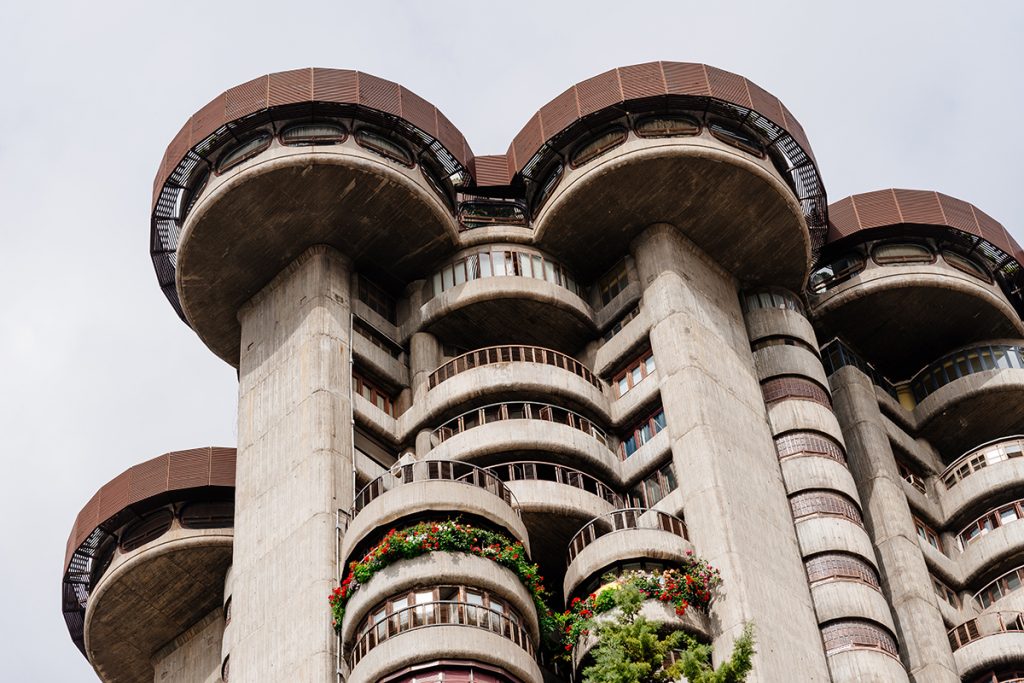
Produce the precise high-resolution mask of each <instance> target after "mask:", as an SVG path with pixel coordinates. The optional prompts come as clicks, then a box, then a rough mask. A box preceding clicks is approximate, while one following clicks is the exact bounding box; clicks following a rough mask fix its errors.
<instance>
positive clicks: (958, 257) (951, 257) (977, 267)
mask: <svg viewBox="0 0 1024 683" xmlns="http://www.w3.org/2000/svg"><path fill="white" fill-rule="evenodd" d="M942 258H943V260H944V261H945V262H946V263H948V264H949V265H951V266H953V267H954V268H956V269H957V270H960V271H963V272H964V273H967V274H968V275H973V276H974V277H976V278H978V279H979V280H984V281H985V282H989V283H990V282H992V277H991V276H990V275H989V274H988V271H987V270H985V268H984V266H982V265H981V264H980V263H977V262H976V261H975V260H974V259H972V258H970V257H968V256H964V255H963V254H958V253H956V252H955V251H949V250H948V249H943V250H942Z"/></svg>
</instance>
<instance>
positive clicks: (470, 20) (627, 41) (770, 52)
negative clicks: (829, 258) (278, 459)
mask: <svg viewBox="0 0 1024 683" xmlns="http://www.w3.org/2000/svg"><path fill="white" fill-rule="evenodd" d="M1022 39H1024V3H1021V2H1017V1H1012V0H1011V1H1008V2H994V1H989V2H984V3H967V2H937V1H935V0H932V1H929V2H925V1H913V2H910V1H907V2H898V1H897V2H894V1H892V0H889V1H887V2H865V1H863V0H860V1H858V2H844V3H829V2H820V1H818V2H782V1H780V2H713V0H705V1H704V2H700V3H696V2H688V1H683V0H676V1H675V2H659V1H656V0H647V2H636V3H634V2H624V3H617V4H612V3H607V2H596V1H593V0H591V1H590V2H578V3H561V2H556V1H554V0H547V1H546V2H534V1H529V2H519V3H515V4H513V3H497V2H483V1H481V0H477V1H476V2H463V3H456V2H441V1H435V2H431V3H414V2H408V3H398V2H381V1H378V2H376V3H359V4H358V5H357V4H356V3H343V2H314V1H309V2H305V3H300V4H291V3H280V2H277V3H262V2H249V3H236V2H209V1H207V2H193V1H191V0H189V1H185V0H182V1H179V2H176V3H163V4H160V5H156V4H155V3H146V2H131V3H114V2H89V3H86V2H56V3H43V2H27V1H24V0H22V1H20V2H14V0H12V1H11V2H9V3H6V4H5V6H4V9H3V12H2V15H0V68H2V71H0V74H2V76H0V83H2V92H3V95H2V104H0V130H2V131H3V132H2V134H0V211H2V213H0V216H2V217H0V227H2V236H3V242H2V244H0V253H3V254H6V255H7V256H6V258H7V262H6V263H5V264H3V267H2V268H0V313H2V315H0V358H2V359H3V373H2V375H0V386H3V388H4V391H2V392H0V435H2V439H3V441H2V443H3V452H2V457H3V458H4V460H5V465H6V467H5V469H6V472H7V475H6V476H5V477H3V478H0V505H2V508H0V538H2V539H3V549H2V551H0V557H2V558H3V562H2V564H0V595H2V600H0V606H2V608H0V679H3V680H9V681H19V682H20V681H56V680H59V681H91V680H95V679H94V678H93V674H92V673H91V669H90V667H89V666H88V664H87V663H86V662H85V660H84V659H83V658H82V656H81V655H80V654H79V653H78V651H77V650H76V649H75V648H74V646H73V645H72V643H71V641H70V639H69V638H68V634H67V631H66V629H65V626H64V623H63V620H62V617H61V611H60V582H61V572H62V566H61V563H62V560H63V556H64V545H65V542H66V540H67V537H68V534H69V532H70V530H71V525H72V523H73V521H74V518H75V515H76V514H77V513H78V511H79V510H80V509H81V507H82V505H83V504H84V503H85V502H86V501H87V500H88V498H89V497H90V496H91V495H92V494H93V493H94V492H95V491H96V489H98V488H99V487H100V486H101V485H103V484H104V483H105V482H107V481H108V480H110V479H111V478H113V477H114V476H115V475H117V474H119V473H120V472H121V471H123V470H124V469H126V468H128V467H129V466H131V465H133V464H135V463H137V462H140V461H143V460H146V459H149V458H151V457H154V456H156V455H159V454H160V453H163V452H166V451H168V450H175V449H182V448H189V447H194V446H205V445H234V443H235V431H236V429H235V401H236V396H235V391H236V381H235V373H234V371H233V370H232V369H231V368H229V367H228V366H227V365H225V364H224V363H222V362H221V361H219V360H217V359H216V358H215V357H214V356H213V354H211V353H210V352H209V351H207V350H206V349H205V348H204V347H203V346H202V345H201V344H200V343H199V341H198V340H197V338H196V337H195V336H194V335H193V334H192V333H191V332H190V331H189V329H188V328H187V327H186V326H185V325H183V324H182V323H181V322H179V321H178V319H177V317H176V316H175V314H174V312H173V311H172V309H171V307H170V306H169V305H168V304H167V302H166V301H165V299H164V297H163V295H162V294H161V293H160V290H159V288H158V287H157V284H156V279H155V276H154V274H153V269H152V266H151V264H150V260H149V254H148V239H149V220H148V215H149V208H150V204H149V202H150V190H151V184H152V180H153V176H154V174H155V172H156V168H157V164H158V162H159V161H160V158H161V156H162V154H163V151H164V148H165V146H166V145H167V143H168V142H170V140H171V137H172V136H173V135H174V134H175V133H176V132H177V131H178V129H179V127H180V126H181V125H182V124H183V123H184V122H185V120H186V119H187V118H188V116H189V115H191V114H192V113H193V112H194V111H195V110H196V109H198V108H199V107H200V106H202V105H203V104H205V103H206V102H207V101H208V100H210V99H211V98H212V97H213V96H215V95H217V94H218V93H220V92H221V91H223V90H226V89H227V88H229V87H231V86H233V85H235V84H238V83H241V82H243V81H246V80H248V79H250V78H252V77H254V76H258V75H262V74H264V73H267V72H271V71H281V70H285V69H291V68H297V67H305V66H324V67H339V68H355V69H359V70H363V71H367V72H369V73H372V74H375V75H378V76H382V77H384V78H388V79H391V80H394V81H397V82H399V83H402V84H403V85H405V86H406V87H409V88H411V89H412V90H414V91H415V92H416V93H418V94H419V95H421V96H423V97H425V98H426V99H427V100H429V101H430V102H432V103H433V104H435V105H437V106H438V107H439V108H441V109H442V110H443V111H444V112H445V114H446V115H447V116H448V117H449V118H450V119H451V120H452V121H453V122H454V123H455V124H456V125H457V126H459V128H460V129H461V130H462V131H463V133H465V135H466V137H467V139H468V140H469V142H470V145H471V146H472V148H473V149H474V151H475V152H476V153H477V154H488V153H502V152H504V151H505V149H506V148H507V146H508V143H509V141H510V140H511V138H512V137H513V136H514V135H515V133H516V132H518V130H519V129H520V128H521V127H522V125H523V124H525V123H526V121H527V119H528V118H529V117H530V116H531V115H532V114H533V113H534V111H536V110H537V109H538V108H539V107H540V106H541V105H542V104H544V103H545V102H547V101H548V100H549V99H551V98H552V97H554V96H555V95H557V94H558V93H560V92H561V91H562V90H563V89H565V88H566V87H568V86H569V85H571V84H572V83H575V82H577V81H580V80H583V79H584V78H587V77H589V76H592V75H595V74H597V73H600V72H601V71H604V70H606V69H608V68H611V67H614V66H622V65H626V64H633V63H637V62H644V61H650V60H656V59H665V60H677V61H694V62H705V63H708V64H713V65H715V66H718V67H721V68H724V69H728V70H730V71H734V72H737V73H739V74H742V75H745V76H747V77H749V78H751V79H752V80H754V81H755V82H757V83H758V84H759V85H761V86H762V87H764V88H766V89H767V90H769V91H770V92H772V93H774V94H775V95H777V96H779V97H780V98H781V99H782V100H783V101H784V102H785V103H786V104H787V106H788V107H789V108H790V110H791V111H792V112H793V113H794V114H795V115H796V116H797V118H799V120H800V121H801V122H802V123H803V125H804V128H805V129H806V131H807V134H808V136H809V138H810V140H811V144H812V145H813V147H814V150H815V152H816V155H817V158H818V161H819V164H820V169H821V172H822V175H823V177H824V180H825V184H826V188H827V189H828V194H829V197H830V199H831V200H832V201H835V200H837V199H840V198H842V197H845V196H847V195H849V194H853V193H857V192H864V191H868V190H873V189H879V188H888V187H893V186H895V187H909V188H921V189H934V190H939V191H942V192H946V193H948V194H951V195H954V196H956V197H960V198H962V199H965V200H967V201H970V202H972V203H974V204H976V205H978V206H979V207H981V208H982V209H984V210H985V211H987V212H988V213H989V214H991V215H992V216H993V217H995V218H996V219H997V220H999V221H1001V222H1002V223H1003V224H1004V225H1005V226H1007V228H1008V229H1009V230H1010V231H1011V232H1013V233H1014V234H1015V235H1016V237H1017V239H1018V240H1019V241H1024V192H1022V188H1021V180H1022V174H1021V171H1020V165H1019V164H1020V159H1021V158H1022V157H1024V132H1022V129H1021V125H1020V112H1021V111H1024V78H1022V75H1021V67H1022V66H1024V65H1022V61H1024V60H1022V57H1024V49H1022V47H1021V42H1022Z"/></svg>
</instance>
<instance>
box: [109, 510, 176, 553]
mask: <svg viewBox="0 0 1024 683" xmlns="http://www.w3.org/2000/svg"><path fill="white" fill-rule="evenodd" d="M173 521H174V513H173V512H171V511H170V510H169V509H168V508H161V509H160V510H157V511H155V512H150V513H149V514H148V515H146V516H144V517H143V518H142V519H139V520H138V521H135V522H132V523H131V524H129V525H128V526H127V527H125V530H124V532H122V534H121V550H123V551H124V552H129V551H132V550H135V549H136V548H140V547H142V546H144V545H145V544H147V543H149V542H150V541H152V540H154V539H157V538H159V537H160V536H163V535H164V534H165V533H167V531H168V530H170V528H171V523H172V522H173Z"/></svg>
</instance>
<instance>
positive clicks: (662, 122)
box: [633, 114, 700, 138]
mask: <svg viewBox="0 0 1024 683" xmlns="http://www.w3.org/2000/svg"><path fill="white" fill-rule="evenodd" d="M633 130H634V131H636V134H637V135H638V136H640V137H642V138H669V137H676V136H678V135H697V134H698V133H700V121H698V120H697V119H695V118H693V117H690V116H686V115H685V114H666V115H664V116H647V117H644V118H642V119H639V120H637V122H636V125H634V126H633Z"/></svg>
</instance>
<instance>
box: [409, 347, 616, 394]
mask: <svg viewBox="0 0 1024 683" xmlns="http://www.w3.org/2000/svg"><path fill="white" fill-rule="evenodd" d="M513 362H520V363H540V364H542V365H552V366H554V367H556V368H562V369H563V370H567V371H569V372H571V373H573V374H574V375H577V376H578V377H582V378H583V379H585V380H586V381H588V382H590V383H591V384H592V385H594V386H595V387H597V388H598V389H600V388H601V383H600V382H599V381H598V380H597V377H595V376H594V373H592V372H591V371H590V370H588V369H587V367H586V366H585V365H583V363H581V362H579V361H578V360H576V359H575V358H573V357H571V356H567V355H565V354H564V353H559V352H558V351H552V350H551V349H545V348H543V347H541V346H522V345H512V346H489V347H487V348H483V349H477V350H476V351H470V352H469V353H464V354H462V355H461V356H458V357H457V358H453V359H451V360H450V361H448V362H447V363H445V364H444V365H442V366H441V367H439V368H438V369H437V370H434V372H432V373H430V377H429V379H428V382H429V387H430V388H431V389H433V388H434V387H436V386H437V385H438V384H440V383H441V382H443V381H445V380H447V379H451V378H452V377H454V376H455V375H458V374H459V373H462V372H465V371H466V370H472V369H473V368H478V367H481V366H484V365H495V364H497V363H513Z"/></svg>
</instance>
